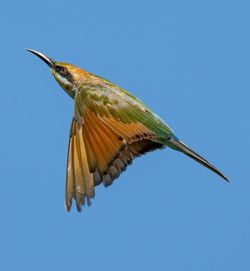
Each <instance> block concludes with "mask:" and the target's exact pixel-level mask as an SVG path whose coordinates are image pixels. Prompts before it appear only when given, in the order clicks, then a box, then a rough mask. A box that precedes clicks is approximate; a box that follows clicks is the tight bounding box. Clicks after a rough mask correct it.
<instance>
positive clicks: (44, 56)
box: [26, 49, 55, 69]
mask: <svg viewBox="0 0 250 271" xmlns="http://www.w3.org/2000/svg"><path fill="white" fill-rule="evenodd" d="M26 50H27V51H29V52H31V53H32V54H34V55H36V56H38V57H39V58H41V59H42V61H44V62H45V63H46V64H47V65H49V66H50V68H52V69H53V68H55V62H54V61H53V60H52V59H51V58H49V57H47V56H46V55H44V54H42V53H40V52H38V51H35V50H32V49H26Z"/></svg>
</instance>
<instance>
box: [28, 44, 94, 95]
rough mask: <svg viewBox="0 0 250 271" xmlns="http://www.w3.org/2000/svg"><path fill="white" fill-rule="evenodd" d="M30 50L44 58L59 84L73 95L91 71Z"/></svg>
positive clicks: (30, 50)
mask: <svg viewBox="0 0 250 271" xmlns="http://www.w3.org/2000/svg"><path fill="white" fill-rule="evenodd" d="M27 50H28V51H29V52H31V53H33V54H34V55H36V56H38V57H39V58H40V59H42V60H43V61H44V62H45V63H46V64H47V65H48V66H49V67H50V71H51V73H52V74H53V76H54V77H55V79H56V81H57V82H58V84H59V85H60V86H61V87H62V88H63V89H64V90H65V91H66V92H67V93H68V94H69V95H70V96H72V97H74V94H75V91H76V89H77V88H78V86H79V85H80V84H82V83H83V82H85V81H86V80H87V78H88V77H89V73H88V72H86V71H84V70H82V69H80V68H78V67H76V66H74V65H71V64H68V63H63V62H57V61H54V60H52V59H51V58H49V57H47V56H46V55H44V54H42V53H40V52H38V51H35V50H32V49H27Z"/></svg>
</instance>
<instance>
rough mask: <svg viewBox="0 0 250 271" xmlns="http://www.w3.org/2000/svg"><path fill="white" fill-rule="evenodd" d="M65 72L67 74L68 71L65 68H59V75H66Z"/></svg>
mask: <svg viewBox="0 0 250 271" xmlns="http://www.w3.org/2000/svg"><path fill="white" fill-rule="evenodd" d="M67 72H68V71H67V69H66V68H64V67H61V68H60V73H62V74H66V73H67Z"/></svg>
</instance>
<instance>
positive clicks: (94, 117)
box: [66, 81, 172, 211]
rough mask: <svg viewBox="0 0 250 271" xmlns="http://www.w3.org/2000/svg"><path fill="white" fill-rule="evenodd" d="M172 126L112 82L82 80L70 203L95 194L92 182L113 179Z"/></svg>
mask: <svg viewBox="0 0 250 271" xmlns="http://www.w3.org/2000/svg"><path fill="white" fill-rule="evenodd" d="M171 136H172V131H171V130H170V128H169V127H168V126H166V124H165V123H163V121H161V119H160V118H159V117H157V116H156V115H154V114H153V113H152V112H151V111H150V110H149V109H148V108H147V107H146V106H145V105H143V104H142V103H141V102H140V101H139V100H138V99H136V98H135V97H134V96H132V95H131V94H129V93H128V92H126V91H124V90H122V89H120V88H118V87H117V86H115V85H113V84H111V83H109V82H108V81H107V82H105V83H102V84H101V85H98V84H94V85H93V84H84V85H82V86H81V88H80V89H79V91H78V93H77V94H76V96H75V116H74V118H73V121H72V126H71V132H70V140H69V149H68V165H67V180H66V208H67V210H70V207H71V204H72V198H75V200H76V205H77V209H78V210H79V211H80V210H81V205H83V204H85V202H87V203H89V202H90V199H91V198H93V197H94V186H96V185H98V184H100V183H101V182H102V183H103V184H104V185H105V186H109V185H111V184H112V182H113V180H114V179H116V178H117V177H118V176H119V175H120V173H121V172H122V171H124V170H125V169H126V168H127V166H128V165H129V164H131V163H132V160H133V159H134V158H136V157H138V156H140V155H142V154H144V153H146V152H149V151H152V150H155V149H159V148H162V147H164V141H165V140H166V139H167V138H170V137H171Z"/></svg>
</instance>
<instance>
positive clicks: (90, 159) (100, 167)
mask: <svg viewBox="0 0 250 271" xmlns="http://www.w3.org/2000/svg"><path fill="white" fill-rule="evenodd" d="M27 51H29V52H31V53H32V54H34V55H36V56H37V57H39V58H40V59H41V60H43V61H44V62H45V63H46V64H47V65H48V66H49V68H50V71H51V73H52V75H53V76H54V78H55V80H56V81H57V82H58V84H59V85H60V86H61V87H62V88H63V90H64V91H65V92H66V93H67V94H68V95H69V96H70V97H71V98H72V99H73V100H74V115H73V119H72V122H71V128H70V135H69V144H68V158H67V169H66V189H65V207H66V210H67V211H70V210H71V206H72V202H73V200H75V203H76V208H77V210H78V211H81V209H82V206H84V205H86V204H87V205H90V204H91V199H93V198H94V196H95V186H97V185H99V184H101V183H103V185H104V186H105V187H107V186H110V185H111V184H112V183H113V181H114V180H115V179H117V178H118V177H119V176H120V174H121V173H122V172H123V171H125V170H126V168H127V167H128V166H129V165H131V163H132V161H133V160H134V159H135V158H136V157H139V156H142V155H144V154H146V153H148V152H151V151H154V150H158V149H164V148H167V147H168V148H171V149H174V150H176V151H179V152H181V153H184V154H185V155H187V156H189V157H190V158H192V159H193V160H195V161H197V162H198V163H200V164H201V165H203V166H205V167H207V168H208V169H210V170H212V171H213V172H215V173H216V174H218V175H219V176H220V177H222V178H223V179H224V180H226V181H229V180H228V178H227V177H226V176H225V175H224V174H222V173H221V172H220V171H219V170H218V169H217V168H216V167H215V166H213V165H212V164H211V163H209V162H208V161H207V160H206V159H205V158H203V157H202V156H201V155H199V154H198V153H196V152H195V151H193V150H192V149H191V148H190V147H188V146H187V145H186V144H185V143H184V142H183V141H181V140H180V139H179V138H178V137H177V136H176V135H175V134H174V132H173V130H172V129H171V128H170V127H169V125H167V124H166V123H165V122H164V121H163V120H162V119H161V118H160V117H159V116H158V115H156V114H155V113H154V112H153V111H152V110H151V109H150V108H149V107H148V106H147V105H145V104H144V103H143V102H142V101H141V100H139V99H138V98H137V97H135V96H134V95H133V94H131V93H130V92H128V91H126V90H125V89H123V88H121V87H119V86H118V85H116V84H114V83H112V82H111V81H109V80H106V79H104V78H102V77H100V76H97V75H94V74H92V73H90V72H87V71H86V70H84V69H81V68H78V67H77V66H74V65H72V64H68V63H64V62H57V61H55V60H53V59H52V58H49V57H48V56H46V55H44V54H42V53H40V52H38V51H36V50H33V49H27Z"/></svg>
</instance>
